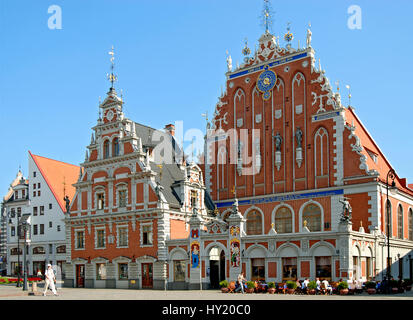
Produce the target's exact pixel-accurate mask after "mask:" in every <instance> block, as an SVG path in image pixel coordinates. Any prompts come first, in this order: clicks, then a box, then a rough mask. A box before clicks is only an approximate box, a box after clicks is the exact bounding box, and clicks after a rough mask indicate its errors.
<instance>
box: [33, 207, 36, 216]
mask: <svg viewBox="0 0 413 320" xmlns="http://www.w3.org/2000/svg"><path fill="white" fill-rule="evenodd" d="M33 215H34V216H37V207H33Z"/></svg>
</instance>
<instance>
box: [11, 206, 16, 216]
mask: <svg viewBox="0 0 413 320" xmlns="http://www.w3.org/2000/svg"><path fill="white" fill-rule="evenodd" d="M15 216H16V209H14V208H11V217H12V218H14V217H15Z"/></svg>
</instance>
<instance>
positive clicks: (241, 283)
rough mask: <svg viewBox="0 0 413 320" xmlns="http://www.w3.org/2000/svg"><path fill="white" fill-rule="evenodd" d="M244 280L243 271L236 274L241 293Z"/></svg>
mask: <svg viewBox="0 0 413 320" xmlns="http://www.w3.org/2000/svg"><path fill="white" fill-rule="evenodd" d="M244 281H245V278H244V273H243V272H241V273H240V274H239V275H238V284H239V285H240V287H241V292H242V293H244Z"/></svg>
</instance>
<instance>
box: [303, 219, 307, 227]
mask: <svg viewBox="0 0 413 320" xmlns="http://www.w3.org/2000/svg"><path fill="white" fill-rule="evenodd" d="M303 225H304V228H307V220H304V223H303Z"/></svg>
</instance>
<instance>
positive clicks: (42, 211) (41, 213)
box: [40, 206, 44, 216]
mask: <svg viewBox="0 0 413 320" xmlns="http://www.w3.org/2000/svg"><path fill="white" fill-rule="evenodd" d="M40 215H41V216H44V206H40Z"/></svg>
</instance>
